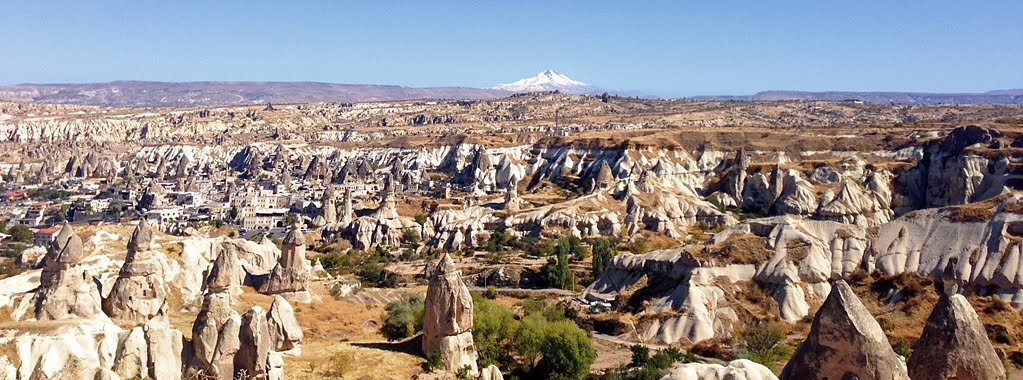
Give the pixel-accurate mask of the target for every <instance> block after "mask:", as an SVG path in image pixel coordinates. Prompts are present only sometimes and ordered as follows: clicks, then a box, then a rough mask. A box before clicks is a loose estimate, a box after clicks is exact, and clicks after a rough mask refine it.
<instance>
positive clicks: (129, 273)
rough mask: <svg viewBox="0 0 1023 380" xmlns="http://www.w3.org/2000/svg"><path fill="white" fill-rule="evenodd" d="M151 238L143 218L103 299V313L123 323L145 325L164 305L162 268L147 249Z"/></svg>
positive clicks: (164, 293)
mask: <svg viewBox="0 0 1023 380" xmlns="http://www.w3.org/2000/svg"><path fill="white" fill-rule="evenodd" d="M152 241H153V232H152V230H150V229H149V224H148V223H146V220H145V219H142V220H141V221H140V222H139V224H138V225H137V226H136V227H135V232H133V233H132V234H131V240H129V241H128V254H127V256H126V257H125V260H124V265H122V266H121V271H120V272H119V273H118V274H117V280H116V281H115V282H114V286H113V287H111V290H110V294H109V295H107V298H105V299H103V312H104V313H106V314H107V316H109V317H110V318H111V319H113V320H114V321H116V322H118V323H120V324H122V325H126V326H139V325H142V324H145V323H146V322H147V321H149V320H150V319H151V318H153V317H154V316H156V315H157V314H159V313H160V310H161V308H163V307H164V306H165V302H166V299H167V289H166V287H165V284H164V282H163V277H164V274H163V267H162V266H161V265H160V263H159V262H158V261H156V258H154V257H153V256H152V255H151V254H150V253H149V252H148V251H149V248H150V245H151V244H152Z"/></svg>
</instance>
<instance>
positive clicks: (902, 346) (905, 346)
mask: <svg viewBox="0 0 1023 380" xmlns="http://www.w3.org/2000/svg"><path fill="white" fill-rule="evenodd" d="M892 350H893V351H895V353H896V354H899V355H900V356H902V357H904V358H906V360H909V356H910V355H912V354H913V349H912V348H910V345H909V342H907V341H906V340H905V339H898V340H896V341H895V342H894V343H892Z"/></svg>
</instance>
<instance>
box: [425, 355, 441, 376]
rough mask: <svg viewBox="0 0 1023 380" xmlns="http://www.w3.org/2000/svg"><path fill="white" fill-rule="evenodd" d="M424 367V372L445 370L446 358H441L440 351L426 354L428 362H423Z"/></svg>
mask: <svg viewBox="0 0 1023 380" xmlns="http://www.w3.org/2000/svg"><path fill="white" fill-rule="evenodd" d="M422 367H423V371H424V372H433V371H435V370H438V369H441V368H443V367H444V358H443V357H441V356H440V351H431V352H428V353H426V361H425V362H423V364H422Z"/></svg>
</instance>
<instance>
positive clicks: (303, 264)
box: [259, 223, 312, 303]
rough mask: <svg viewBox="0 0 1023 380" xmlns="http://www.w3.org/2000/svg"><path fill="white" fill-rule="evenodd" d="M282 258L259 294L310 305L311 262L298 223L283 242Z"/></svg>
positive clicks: (303, 235) (261, 286)
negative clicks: (306, 256)
mask: <svg viewBox="0 0 1023 380" xmlns="http://www.w3.org/2000/svg"><path fill="white" fill-rule="evenodd" d="M281 245H282V246H283V247H282V248H283V249H282V251H283V252H282V253H281V258H280V260H279V261H278V262H277V266H275V267H274V269H273V270H272V271H270V275H269V276H268V277H267V279H266V281H265V282H263V284H262V285H260V286H259V292H260V293H263V294H269V295H281V296H283V297H284V298H287V299H289V300H292V301H296V302H303V303H309V302H311V301H312V295H311V294H310V293H309V276H310V269H311V267H310V265H309V260H307V259H306V258H305V233H303V232H302V228H301V226H300V225H299V224H298V223H295V224H294V225H293V226H292V227H291V231H289V232H288V235H287V236H285V237H284V240H283V241H282V242H281Z"/></svg>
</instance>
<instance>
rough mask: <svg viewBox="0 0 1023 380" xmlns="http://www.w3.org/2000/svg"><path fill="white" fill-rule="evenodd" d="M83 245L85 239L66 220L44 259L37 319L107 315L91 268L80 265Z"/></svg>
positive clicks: (36, 307)
mask: <svg viewBox="0 0 1023 380" xmlns="http://www.w3.org/2000/svg"><path fill="white" fill-rule="evenodd" d="M82 248H83V244H82V239H81V238H79V237H78V235H76V234H75V233H74V230H73V229H72V228H71V225H69V224H67V223H65V224H64V227H63V228H62V229H61V231H60V233H58V234H57V238H56V240H54V242H53V244H52V245H51V246H50V251H49V252H47V255H46V258H45V259H44V262H45V264H44V265H45V266H44V268H43V271H42V273H41V274H40V285H39V289H38V290H37V291H36V303H35V314H36V319H39V320H63V319H67V318H93V317H100V316H102V317H103V318H105V316H103V311H102V306H101V305H102V296H101V295H100V292H99V288H97V286H96V283H95V282H93V276H92V274H91V273H90V271H89V269H88V268H86V267H84V266H82V265H81V260H82Z"/></svg>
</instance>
